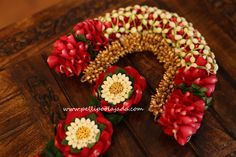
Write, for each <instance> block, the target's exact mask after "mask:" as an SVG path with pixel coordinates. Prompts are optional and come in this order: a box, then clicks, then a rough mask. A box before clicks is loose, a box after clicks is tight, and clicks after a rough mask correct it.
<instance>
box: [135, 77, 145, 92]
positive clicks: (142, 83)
mask: <svg viewBox="0 0 236 157" xmlns="http://www.w3.org/2000/svg"><path fill="white" fill-rule="evenodd" d="M137 84H139V85H140V87H141V89H142V91H144V90H145V89H146V80H145V78H144V77H143V76H139V78H138V79H137Z"/></svg>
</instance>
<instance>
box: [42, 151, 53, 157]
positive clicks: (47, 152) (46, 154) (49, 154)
mask: <svg viewBox="0 0 236 157" xmlns="http://www.w3.org/2000/svg"><path fill="white" fill-rule="evenodd" d="M44 154H45V156H47V157H54V154H53V153H52V152H50V151H49V150H45V152H44Z"/></svg>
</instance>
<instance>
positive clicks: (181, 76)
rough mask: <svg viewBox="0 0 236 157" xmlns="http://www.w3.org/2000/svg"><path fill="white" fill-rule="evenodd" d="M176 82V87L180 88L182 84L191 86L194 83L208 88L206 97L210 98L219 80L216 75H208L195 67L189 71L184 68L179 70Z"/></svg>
mask: <svg viewBox="0 0 236 157" xmlns="http://www.w3.org/2000/svg"><path fill="white" fill-rule="evenodd" d="M174 81H175V85H176V86H179V85H180V84H181V83H185V84H186V85H187V86H191V85H192V84H193V83H194V84H196V85H198V86H200V87H203V88H206V89H207V91H206V95H207V96H208V97H209V96H211V94H212V93H213V91H214V90H215V83H216V82H217V78H216V75H215V74H208V73H207V71H206V70H204V69H199V68H194V67H190V68H189V69H187V68H185V67H183V68H180V69H179V70H178V72H177V74H176V75H175V79H174Z"/></svg>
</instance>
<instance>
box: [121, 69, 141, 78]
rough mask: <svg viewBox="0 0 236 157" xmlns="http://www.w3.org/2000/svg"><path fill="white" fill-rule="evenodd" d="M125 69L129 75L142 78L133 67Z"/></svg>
mask: <svg viewBox="0 0 236 157" xmlns="http://www.w3.org/2000/svg"><path fill="white" fill-rule="evenodd" d="M124 69H125V71H126V72H127V73H128V75H130V76H132V77H134V78H138V77H139V76H140V75H139V73H138V71H137V70H136V69H134V68H133V67H131V66H127V67H125V68H124Z"/></svg>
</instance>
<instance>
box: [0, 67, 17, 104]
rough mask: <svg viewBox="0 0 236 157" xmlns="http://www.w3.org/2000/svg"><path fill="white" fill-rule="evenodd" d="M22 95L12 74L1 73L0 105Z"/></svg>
mask: <svg viewBox="0 0 236 157" xmlns="http://www.w3.org/2000/svg"><path fill="white" fill-rule="evenodd" d="M18 94H20V91H19V89H18V87H17V85H16V84H15V82H13V80H12V78H11V76H10V74H9V73H8V72H6V71H1V72H0V104H1V103H3V102H4V101H7V100H8V99H10V98H12V97H14V96H16V95H18Z"/></svg>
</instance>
